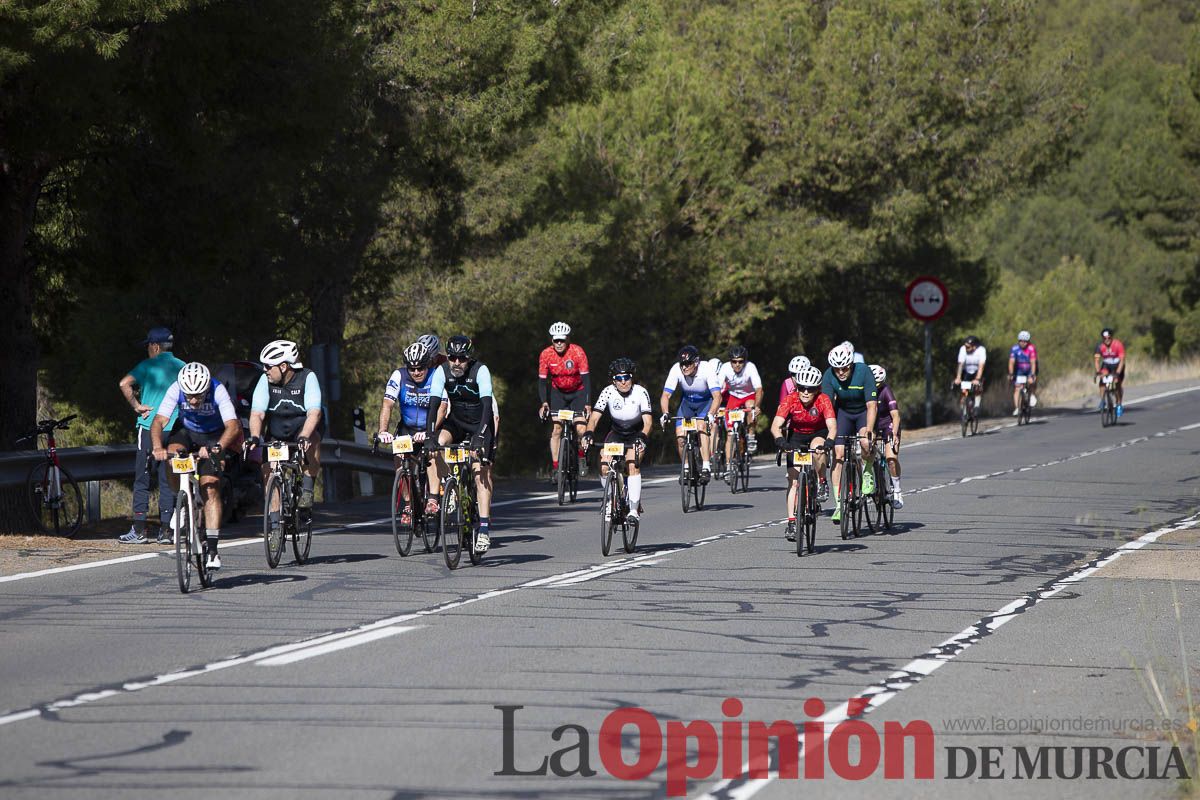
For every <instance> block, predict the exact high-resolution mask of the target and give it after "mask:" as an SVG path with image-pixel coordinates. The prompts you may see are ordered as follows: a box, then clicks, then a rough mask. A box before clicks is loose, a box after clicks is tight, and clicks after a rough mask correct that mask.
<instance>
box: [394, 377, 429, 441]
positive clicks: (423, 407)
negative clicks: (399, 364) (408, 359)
mask: <svg viewBox="0 0 1200 800" xmlns="http://www.w3.org/2000/svg"><path fill="white" fill-rule="evenodd" d="M433 373H434V370H427V371H426V373H425V380H423V381H421V382H420V383H417V382H416V381H415V380H413V377H412V375H411V374H409V371H408V369H407V368H405V369H398V370H395V371H394V372H392V377H391V378H389V379H388V382H387V388H386V389H384V390H383V396H384V397H385V398H386V399H388V400H391V401H392V402H394V403H396V405H398V406H400V414H401V418H400V425H402V426H403V427H405V428H407V429H409V430H424V429H425V424H426V421H427V420H428V418H429V406H430V404H431V402H432V395H431V393H430V387H431V385H432V384H433Z"/></svg>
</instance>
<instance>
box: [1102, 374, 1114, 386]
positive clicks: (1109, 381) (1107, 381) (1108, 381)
mask: <svg viewBox="0 0 1200 800" xmlns="http://www.w3.org/2000/svg"><path fill="white" fill-rule="evenodd" d="M1100 380H1102V381H1104V385H1105V386H1111V385H1112V382H1113V376H1112V375H1105V376H1103V377H1102V378H1101V379H1100Z"/></svg>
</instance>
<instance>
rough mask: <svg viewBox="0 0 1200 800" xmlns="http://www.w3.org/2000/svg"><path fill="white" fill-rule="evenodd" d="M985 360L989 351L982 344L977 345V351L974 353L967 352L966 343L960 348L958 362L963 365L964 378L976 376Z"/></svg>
mask: <svg viewBox="0 0 1200 800" xmlns="http://www.w3.org/2000/svg"><path fill="white" fill-rule="evenodd" d="M985 361H987V351H986V350H985V349H984V348H983V346H982V345H976V346H975V352H973V353H968V352H967V346H966V345H962V346H960V347H959V348H958V363H959V364H961V365H962V376H963V377H964V378H971V377H974V376H975V375H976V374H977V373H978V372H979V370H980V368H981V367H982V366H983V362H985Z"/></svg>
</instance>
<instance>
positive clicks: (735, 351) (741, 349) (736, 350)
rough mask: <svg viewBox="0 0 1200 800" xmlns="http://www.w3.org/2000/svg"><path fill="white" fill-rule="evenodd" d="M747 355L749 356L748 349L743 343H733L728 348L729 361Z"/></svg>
mask: <svg viewBox="0 0 1200 800" xmlns="http://www.w3.org/2000/svg"><path fill="white" fill-rule="evenodd" d="M749 357H750V351H749V350H747V349H746V347H745V346H744V345H740V344H735V345H734V346H733V347H731V348H729V360H730V361H733V360H734V359H735V358H749Z"/></svg>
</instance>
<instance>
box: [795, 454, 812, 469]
mask: <svg viewBox="0 0 1200 800" xmlns="http://www.w3.org/2000/svg"><path fill="white" fill-rule="evenodd" d="M792 466H793V467H811V466H812V453H799V452H793V453H792Z"/></svg>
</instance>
